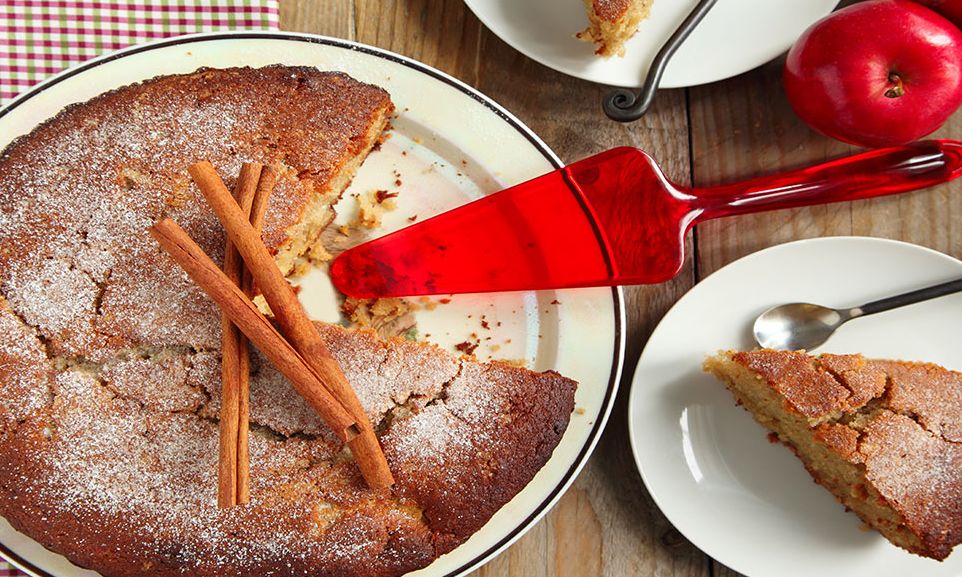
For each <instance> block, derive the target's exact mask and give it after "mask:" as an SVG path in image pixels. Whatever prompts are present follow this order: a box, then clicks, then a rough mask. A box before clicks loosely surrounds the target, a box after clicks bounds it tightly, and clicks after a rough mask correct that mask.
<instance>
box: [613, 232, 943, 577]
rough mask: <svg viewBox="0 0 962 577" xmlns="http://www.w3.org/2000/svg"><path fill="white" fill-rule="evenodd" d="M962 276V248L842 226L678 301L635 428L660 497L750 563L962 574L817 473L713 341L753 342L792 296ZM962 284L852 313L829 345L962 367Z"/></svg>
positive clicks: (692, 526)
mask: <svg viewBox="0 0 962 577" xmlns="http://www.w3.org/2000/svg"><path fill="white" fill-rule="evenodd" d="M959 276H962V262H960V261H958V260H956V259H954V258H952V257H949V256H946V255H944V254H941V253H938V252H935V251H933V250H930V249H927V248H922V247H920V246H916V245H912V244H908V243H903V242H896V241H891V240H883V239H876V238H860V237H837V238H822V239H815V240H805V241H799V242H793V243H788V244H783V245H780V246H776V247H773V248H769V249H767V250H763V251H761V252H757V253H755V254H752V255H750V256H747V257H745V258H743V259H741V260H738V261H736V262H734V263H732V264H730V265H728V266H726V267H724V268H723V269H721V270H719V271H718V272H716V273H715V274H713V275H711V276H709V277H708V278H706V279H705V280H704V281H702V282H701V283H699V284H698V285H696V286H695V288H693V289H692V290H691V291H690V292H689V293H688V294H687V295H685V296H684V297H682V299H681V300H679V301H678V303H677V304H676V305H675V306H674V307H673V308H672V309H671V310H670V311H669V312H668V314H666V315H665V318H664V319H663V320H662V321H661V324H659V325H658V328H657V329H656V330H655V332H654V334H652V336H651V340H649V341H648V344H647V346H646V347H645V351H644V353H643V354H642V356H641V360H640V361H639V363H638V368H637V370H636V371H635V377H634V382H633V384H632V390H631V397H630V400H629V411H630V413H629V434H630V436H631V444H632V448H633V450H634V453H635V459H636V461H637V463H638V468H639V470H640V471H641V474H642V477H643V478H644V481H645V484H646V485H647V487H648V490H649V491H650V492H651V495H652V497H653V498H654V500H655V501H656V502H657V503H658V506H659V507H661V510H662V511H663V512H664V513H665V515H666V516H667V517H668V519H669V520H670V521H671V522H672V523H673V524H674V525H675V526H676V527H677V528H678V530H679V531H681V532H682V533H683V534H684V535H685V536H686V537H687V538H688V539H689V540H690V541H691V542H692V543H694V544H695V545H696V546H697V547H699V548H700V549H702V550H703V551H704V552H705V553H707V554H709V555H711V556H712V557H714V558H716V559H718V560H719V561H721V562H722V563H724V564H725V565H727V566H729V567H731V568H733V569H735V570H736V571H740V572H742V573H744V574H746V575H749V576H750V577H763V576H772V575H778V576H779V577H811V576H812V575H845V577H906V576H923V575H924V576H926V577H948V576H953V577H958V576H960V575H962V554H960V553H959V552H958V551H956V553H955V554H954V555H952V556H950V557H949V558H948V560H946V561H945V562H943V563H939V562H937V561H932V560H929V559H923V558H922V557H917V556H915V555H912V554H910V553H907V552H905V551H903V550H902V549H899V548H897V547H895V546H894V545H891V544H889V542H888V541H886V540H885V539H884V538H883V537H882V536H881V535H879V534H878V533H876V532H874V531H863V530H860V526H861V521H860V520H859V519H858V518H857V517H856V516H855V515H854V514H852V513H846V512H845V510H844V508H843V507H842V506H841V505H839V504H838V503H837V502H836V501H835V498H834V497H833V496H832V495H831V494H830V493H829V492H828V491H826V490H825V489H823V488H821V487H820V486H818V485H816V484H815V483H813V482H812V479H811V477H810V476H809V474H808V473H807V472H806V471H805V469H804V467H803V466H802V464H801V462H800V461H799V460H798V459H796V458H795V456H794V455H792V454H791V452H790V451H789V450H788V449H786V448H785V447H783V446H782V445H776V444H771V443H769V442H768V440H767V438H766V431H765V430H764V429H763V428H762V427H761V426H760V425H758V424H756V423H755V421H754V420H753V419H752V417H751V415H749V414H748V413H747V412H746V411H745V410H744V409H742V408H740V407H737V406H735V402H734V399H733V398H732V396H731V394H730V393H729V392H728V390H727V389H726V388H725V386H724V385H723V384H722V383H721V382H719V381H717V380H716V379H715V378H714V377H712V376H709V375H707V374H705V373H703V372H702V370H701V364H702V361H703V360H704V358H705V356H706V355H710V354H714V353H715V352H716V351H718V350H719V349H751V348H753V345H754V343H753V341H752V338H751V332H750V331H751V325H752V322H753V321H754V319H755V317H756V316H757V315H758V314H759V313H761V312H762V311H764V310H765V309H767V308H769V307H771V306H775V305H778V304H782V303H787V302H797V301H802V302H814V303H820V304H827V305H830V306H854V305H857V304H860V303H863V302H867V301H871V300H874V299H877V298H882V297H885V296H890V295H893V294H897V293H899V292H903V291H907V290H911V289H915V288H920V287H923V286H926V285H928V284H934V283H936V282H940V281H946V280H950V279H952V278H957V277H959ZM960 322H962V294H955V295H951V296H947V297H943V298H940V299H936V300H931V301H928V302H925V303H920V304H917V305H913V306H910V307H905V308H902V309H897V310H894V311H890V312H887V313H881V314H878V315H875V316H870V317H866V318H863V319H859V320H857V321H852V322H851V323H848V324H846V325H845V326H844V327H842V328H841V330H840V331H839V332H838V333H836V334H835V335H834V336H833V337H832V338H831V339H829V341H828V342H827V343H826V344H825V345H823V346H822V347H821V348H819V349H817V350H816V352H834V353H852V352H860V353H863V354H865V355H866V356H869V357H877V358H895V359H906V360H926V361H932V362H935V363H938V364H941V365H943V366H945V367H947V368H950V369H954V370H962V349H960V348H959V340H958V327H959V323H960Z"/></svg>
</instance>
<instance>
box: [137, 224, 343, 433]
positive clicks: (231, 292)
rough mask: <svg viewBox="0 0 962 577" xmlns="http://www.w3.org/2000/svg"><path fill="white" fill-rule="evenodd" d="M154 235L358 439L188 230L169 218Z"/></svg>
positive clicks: (332, 420)
mask: <svg viewBox="0 0 962 577" xmlns="http://www.w3.org/2000/svg"><path fill="white" fill-rule="evenodd" d="M150 234H151V236H153V237H154V239H156V240H157V242H158V243H160V246H161V247H162V248H163V249H164V250H165V251H166V252H167V253H168V254H169V255H170V256H171V257H172V258H173V259H174V260H175V261H176V262H177V264H178V265H180V267H181V268H183V269H184V271H185V272H186V273H187V274H188V275H189V276H190V277H191V278H192V279H193V280H194V282H195V283H197V285H198V286H199V287H200V288H201V289H202V290H203V291H204V292H205V293H207V295H208V296H210V298H211V299H212V300H213V301H214V302H215V303H217V305H218V306H219V307H220V308H221V310H223V311H224V312H225V313H226V314H227V316H228V317H230V319H231V321H232V322H233V323H234V324H235V325H237V327H238V328H239V329H240V330H241V332H243V333H244V335H245V336H247V338H248V339H250V341H251V342H252V343H254V345H256V346H257V348H258V349H260V351H261V353H263V354H264V356H265V357H267V359H268V360H269V361H270V362H271V364H273V365H274V366H275V367H276V368H277V370H278V371H280V372H281V374H283V375H284V376H285V377H287V379H288V380H289V381H290V382H291V384H292V385H293V386H294V389H295V390H296V391H297V392H298V393H299V394H300V395H301V396H302V397H304V399H305V400H306V401H307V403H308V404H309V405H310V406H311V408H313V409H314V410H315V411H316V412H317V413H318V415H320V417H321V419H323V420H324V422H325V423H326V424H327V426H328V427H330V428H331V430H332V431H334V434H336V435H337V436H338V438H340V439H341V440H342V441H344V442H346V443H350V442H351V440H353V439H355V438H357V437H358V435H359V433H360V430H359V428H358V427H357V424H356V423H355V419H354V417H353V416H351V414H350V413H348V412H347V410H346V409H345V408H344V407H343V406H342V405H341V403H340V401H338V400H337V399H336V398H334V396H332V395H331V393H330V392H328V390H327V388H325V387H324V385H323V384H322V383H321V380H320V379H319V377H318V375H316V374H315V373H314V371H313V370H312V369H311V368H310V367H309V366H308V365H307V363H306V362H305V361H304V359H303V358H301V356H300V355H299V354H298V353H297V351H295V350H294V348H293V347H292V346H291V345H290V344H289V343H288V342H287V341H286V340H285V339H284V337H282V336H281V334H280V333H279V332H278V331H277V329H275V328H274V326H273V325H272V324H271V323H270V321H268V320H267V319H266V318H265V317H264V315H263V314H261V312H260V311H259V310H258V309H257V306H256V305H254V303H253V302H251V300H250V299H249V298H247V296H246V295H244V293H243V291H241V289H240V288H239V287H238V286H237V285H235V284H234V283H232V282H230V279H228V278H227V276H225V275H224V272H223V271H222V270H220V268H218V267H217V265H216V264H215V263H214V261H212V260H211V259H210V257H209V256H207V254H205V253H204V251H203V250H202V249H201V248H200V247H199V246H197V243H195V242H194V241H193V239H191V238H190V236H189V235H188V234H187V233H186V232H184V229H182V228H180V226H178V225H177V223H175V222H174V221H172V220H170V219H169V218H168V219H164V220H161V221H160V222H158V223H156V224H155V225H154V226H153V227H151V229H150Z"/></svg>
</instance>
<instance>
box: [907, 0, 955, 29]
mask: <svg viewBox="0 0 962 577" xmlns="http://www.w3.org/2000/svg"><path fill="white" fill-rule="evenodd" d="M915 1H916V2H918V3H919V4H925V5H926V6H928V7H929V8H931V9H932V10H935V11H936V12H938V13H939V14H941V15H942V16H945V17H946V18H948V19H949V20H951V21H952V23H953V24H955V25H956V26H958V27H959V28H962V0H915Z"/></svg>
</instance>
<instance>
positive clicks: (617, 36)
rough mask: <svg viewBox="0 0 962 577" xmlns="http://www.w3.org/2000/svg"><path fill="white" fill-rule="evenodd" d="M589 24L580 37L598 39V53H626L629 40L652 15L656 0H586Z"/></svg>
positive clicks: (607, 54) (620, 54) (619, 54)
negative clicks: (642, 22) (650, 14)
mask: <svg viewBox="0 0 962 577" xmlns="http://www.w3.org/2000/svg"><path fill="white" fill-rule="evenodd" d="M583 1H584V4H585V12H586V13H587V16H588V28H586V29H585V30H584V31H582V32H580V33H578V38H581V39H582V40H586V41H588V42H594V43H595V44H596V45H597V47H596V48H595V54H598V55H600V56H604V57H605V58H609V57H611V56H624V54H625V42H627V41H628V39H630V38H631V37H632V36H634V35H635V32H637V31H638V25H639V24H640V23H641V21H642V20H644V19H645V18H647V17H648V13H649V12H650V11H651V5H652V2H653V1H654V0H583Z"/></svg>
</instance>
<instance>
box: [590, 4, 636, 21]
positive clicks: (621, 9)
mask: <svg viewBox="0 0 962 577" xmlns="http://www.w3.org/2000/svg"><path fill="white" fill-rule="evenodd" d="M632 2H633V0H592V2H591V8H592V10H593V11H594V13H595V15H596V16H597V17H598V18H600V19H602V20H607V21H608V22H614V21H616V20H618V19H619V18H621V17H622V16H624V15H625V13H626V12H628V9H629V8H631V4H632Z"/></svg>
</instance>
